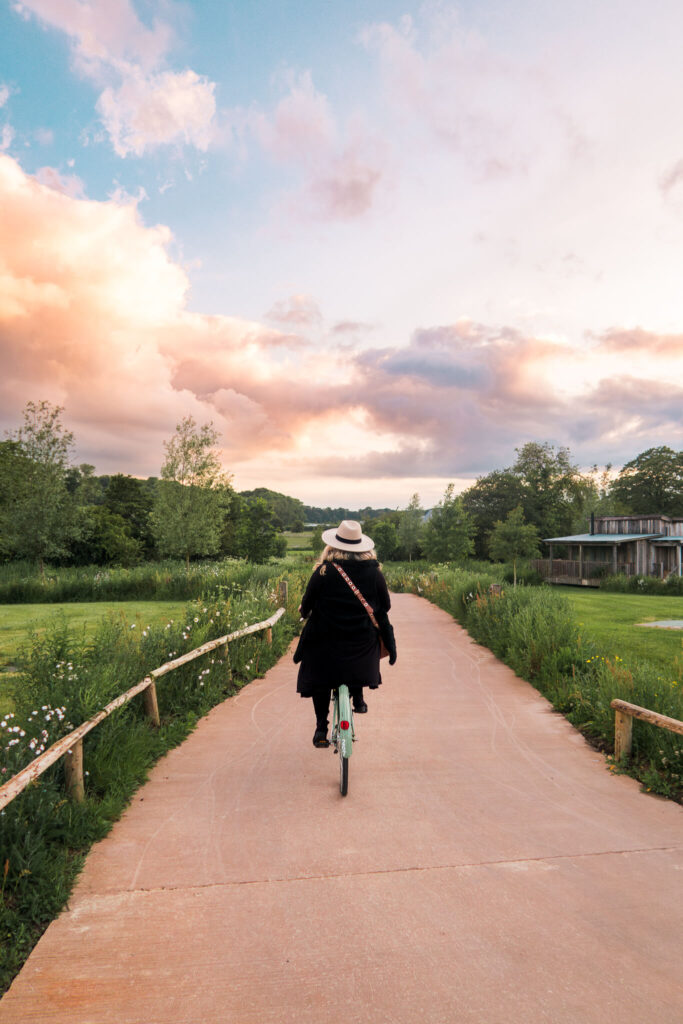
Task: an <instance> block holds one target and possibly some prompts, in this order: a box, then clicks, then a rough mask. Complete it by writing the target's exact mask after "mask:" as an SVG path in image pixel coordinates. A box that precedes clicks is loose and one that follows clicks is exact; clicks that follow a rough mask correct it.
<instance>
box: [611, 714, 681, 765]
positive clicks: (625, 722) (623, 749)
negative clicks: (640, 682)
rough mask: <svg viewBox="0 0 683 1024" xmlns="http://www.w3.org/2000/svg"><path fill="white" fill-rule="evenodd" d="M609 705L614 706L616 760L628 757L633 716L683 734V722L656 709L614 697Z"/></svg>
mask: <svg viewBox="0 0 683 1024" xmlns="http://www.w3.org/2000/svg"><path fill="white" fill-rule="evenodd" d="M610 707H612V708H614V758H615V760H616V761H620V760H621V759H622V757H628V756H629V755H630V753H631V746H632V744H633V719H634V718H639V719H640V720H641V721H643V722H649V723H650V725H656V726H657V727H658V728H659V729H668V731H669V732H676V733H679V734H680V735H681V736H683V722H679V721H678V719H677V718H668V717H667V715H660V714H659V713H658V712H657V711H649V710H648V709H647V708H641V707H639V706H638V704H629V702H628V701H626V700H616V699H615V700H613V701H612V702H611V704H610Z"/></svg>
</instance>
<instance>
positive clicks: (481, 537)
mask: <svg viewBox="0 0 683 1024" xmlns="http://www.w3.org/2000/svg"><path fill="white" fill-rule="evenodd" d="M523 496H524V483H523V481H522V480H521V479H520V478H519V476H517V475H516V474H515V473H512V472H511V471H510V470H509V469H496V470H494V471H493V472H492V473H487V475H486V476H482V477H479V479H478V480H477V482H476V483H475V484H473V485H472V486H471V487H468V489H467V490H466V491H463V493H462V495H461V498H462V504H463V508H464V509H465V511H466V512H467V513H469V515H470V516H471V517H472V521H473V522H474V525H475V529H476V533H475V536H474V553H475V555H476V556H477V557H479V558H486V557H487V556H488V553H489V551H488V538H489V534H490V533H491V530H492V529H493V526H494V523H495V522H496V521H497V520H498V519H502V518H503V517H504V516H506V515H507V514H508V512H510V511H512V509H513V508H515V507H516V506H517V505H519V504H520V502H521V501H522V498H523Z"/></svg>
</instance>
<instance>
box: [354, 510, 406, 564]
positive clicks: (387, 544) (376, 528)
mask: <svg viewBox="0 0 683 1024" xmlns="http://www.w3.org/2000/svg"><path fill="white" fill-rule="evenodd" d="M363 530H364V531H366V532H368V533H369V535H370V536H371V537H372V539H373V540H374V542H375V550H376V552H377V557H378V558H379V560H380V562H389V561H391V559H392V558H394V557H395V555H396V552H397V550H398V532H397V530H396V527H395V526H394V524H393V523H392V522H391V520H390V519H375V520H374V521H373V522H372V524H371V525H368V526H366V525H365V524H363Z"/></svg>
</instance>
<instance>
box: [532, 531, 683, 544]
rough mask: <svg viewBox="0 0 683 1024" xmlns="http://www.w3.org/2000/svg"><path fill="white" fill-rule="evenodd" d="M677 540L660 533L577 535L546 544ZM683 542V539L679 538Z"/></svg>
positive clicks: (547, 540)
mask: <svg viewBox="0 0 683 1024" xmlns="http://www.w3.org/2000/svg"><path fill="white" fill-rule="evenodd" d="M655 537H657V538H660V537H661V539H662V540H676V538H675V537H664V536H662V534H659V533H576V534H574V535H573V536H572V537H545V538H544V540H543V543H544V544H627V543H628V542H629V541H633V540H653V539H654V538H655ZM679 539H680V540H683V538H679Z"/></svg>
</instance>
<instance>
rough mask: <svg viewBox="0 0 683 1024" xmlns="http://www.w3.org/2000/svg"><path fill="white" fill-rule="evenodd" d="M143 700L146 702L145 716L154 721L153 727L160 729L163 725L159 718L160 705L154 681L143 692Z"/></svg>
mask: <svg viewBox="0 0 683 1024" xmlns="http://www.w3.org/2000/svg"><path fill="white" fill-rule="evenodd" d="M143 698H144V701H145V714H146V715H147V717H148V718H149V719H151V721H152V725H153V726H154V727H155V728H156V729H158V728H159V726H160V725H161V719H160V718H159V703H158V701H157V688H156V684H155V682H154V680H153V679H152V680H150V684H149V686H148V687H147V689H146V690H144V691H143Z"/></svg>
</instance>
